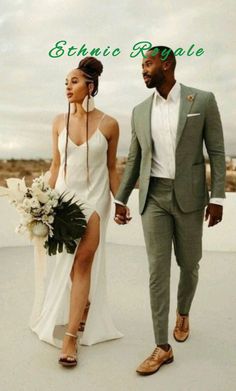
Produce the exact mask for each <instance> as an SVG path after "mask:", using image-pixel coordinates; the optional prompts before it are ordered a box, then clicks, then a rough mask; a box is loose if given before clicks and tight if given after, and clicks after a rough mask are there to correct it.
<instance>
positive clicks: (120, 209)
mask: <svg viewBox="0 0 236 391" xmlns="http://www.w3.org/2000/svg"><path fill="white" fill-rule="evenodd" d="M131 127H132V138H131V143H130V148H129V154H128V159H127V162H126V166H125V171H124V174H123V177H122V181H121V184H120V187H119V189H118V192H117V193H116V195H115V204H116V211H115V218H114V220H115V222H116V223H117V224H119V225H120V224H122V225H123V224H127V223H128V221H130V220H131V217H130V214H129V209H128V208H127V207H126V206H125V204H126V203H127V201H128V198H129V196H130V193H131V192H132V190H133V188H134V186H135V184H136V182H137V180H138V177H139V171H140V162H141V147H140V144H139V141H138V139H137V136H136V132H135V126H134V110H133V112H132V117H131Z"/></svg>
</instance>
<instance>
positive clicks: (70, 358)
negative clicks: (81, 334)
mask: <svg viewBox="0 0 236 391" xmlns="http://www.w3.org/2000/svg"><path fill="white" fill-rule="evenodd" d="M65 335H69V336H70V337H74V338H76V339H77V338H78V335H74V334H71V333H68V332H66V333H65ZM58 363H59V364H61V365H63V366H64V367H73V366H76V365H77V346H76V350H75V353H62V352H61V353H60V356H59V359H58Z"/></svg>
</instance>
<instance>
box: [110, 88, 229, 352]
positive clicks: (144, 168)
mask: <svg viewBox="0 0 236 391" xmlns="http://www.w3.org/2000/svg"><path fill="white" fill-rule="evenodd" d="M153 96H154V94H152V95H151V96H150V97H149V98H148V99H146V100H145V101H144V102H142V103H140V104H139V105H137V106H136V107H135V108H134V110H133V113H132V121H131V124H132V139H131V144H130V149H129V155H128V160H127V163H126V168H125V171H124V175H123V178H122V181H121V184H120V187H119V190H118V192H117V194H116V196H115V198H116V199H117V200H119V201H121V202H123V203H125V204H126V203H127V201H128V198H129V196H130V193H131V191H132V190H133V188H134V186H135V184H136V181H137V179H138V178H139V212H140V214H141V217H142V224H143V230H144V238H145V243H146V249H147V255H148V260H149V271H150V299H151V308H152V317H153V326H154V333H155V340H156V343H157V344H164V343H167V341H168V313H169V282H170V258H171V246H172V243H173V244H174V250H175V255H176V260H177V263H178V265H179V266H180V282H179V288H178V306H177V308H178V310H179V312H181V313H188V312H189V309H190V306H191V302H192V299H193V296H194V293H195V290H196V286H197V281H198V268H199V264H198V262H199V260H200V259H201V256H202V225H203V216H204V207H205V206H206V205H207V204H208V202H209V195H208V189H207V184H206V175H205V161H204V155H203V142H204V143H205V146H206V149H207V152H208V155H209V158H210V166H211V197H216V198H224V197H225V192H224V186H225V153H224V140H223V132H222V125H221V120H220V115H219V111H218V108H217V104H216V101H215V98H214V95H213V94H212V93H211V92H206V91H202V90H198V89H196V88H192V87H187V86H184V85H182V84H181V91H180V108H179V119H178V125H177V137H176V152H175V179H174V180H171V179H162V178H155V179H151V180H150V173H151V165H152V150H153V145H152V138H151V108H152V101H153ZM190 113H200V115H196V116H190V117H187V114H190Z"/></svg>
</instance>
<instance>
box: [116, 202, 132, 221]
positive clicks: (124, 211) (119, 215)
mask: <svg viewBox="0 0 236 391" xmlns="http://www.w3.org/2000/svg"><path fill="white" fill-rule="evenodd" d="M131 219H132V217H130V210H129V208H127V206H123V205H120V204H116V211H115V217H114V220H115V222H116V223H117V224H119V225H124V224H127V223H128V222H129V221H130V220H131Z"/></svg>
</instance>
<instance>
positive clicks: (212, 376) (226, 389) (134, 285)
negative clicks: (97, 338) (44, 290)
mask: <svg viewBox="0 0 236 391" xmlns="http://www.w3.org/2000/svg"><path fill="white" fill-rule="evenodd" d="M235 256H236V253H230V252H204V256H203V259H202V260H201V268H200V281H199V285H198V290H197V294H196V297H195V300H194V303H193V306H192V312H191V318H190V319H191V336H190V338H189V339H188V340H187V341H186V342H185V343H183V344H178V343H177V342H175V341H174V340H173V337H172V329H173V326H174V322H175V308H176V289H177V283H178V267H177V266H176V263H175V261H174V259H173V262H172V281H171V309H170V322H169V324H170V330H169V335H170V339H169V342H170V344H171V345H172V347H173V351H174V357H175V360H174V362H173V363H172V364H170V365H168V366H164V367H162V368H161V369H160V371H159V372H157V373H156V374H154V375H152V376H149V377H140V376H139V375H137V374H136V372H135V369H136V367H137V365H138V364H139V363H140V362H141V361H143V360H144V359H145V358H146V357H147V356H148V355H149V354H150V353H151V352H152V350H153V349H154V339H153V332H152V322H151V313H150V306H149V294H148V267H147V260H146V253H145V248H144V247H142V246H122V245H115V244H108V245H107V276H108V277H107V280H108V292H109V302H110V306H111V309H112V314H113V318H114V321H115V324H116V326H117V328H118V329H119V330H120V331H121V332H122V333H123V334H124V337H123V338H121V339H119V340H115V341H110V342H105V343H100V344H97V345H94V346H91V347H87V346H79V365H78V366H77V367H76V368H73V369H67V368H62V367H61V366H59V365H58V363H57V357H58V353H59V350H58V349H57V348H55V347H53V346H51V345H49V344H47V343H45V342H42V341H40V340H39V339H38V337H37V336H36V334H34V333H33V332H32V331H31V330H30V329H29V327H28V320H29V316H30V312H31V306H32V303H33V265H34V264H33V248H32V247H15V248H13V247H12V248H2V249H0V259H1V261H0V284H1V296H0V305H1V323H0V330H1V367H0V368H1V376H0V389H1V391H9V390H11V391H65V390H69V391H73V390H83V391H111V390H112V391H150V390H155V391H156V390H163V391H234V390H235V384H236V371H235V362H236V351H235V346H236V334H235V324H236V310H235ZM52 266H53V265H52V264H49V272H50V270H51V268H52Z"/></svg>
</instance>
